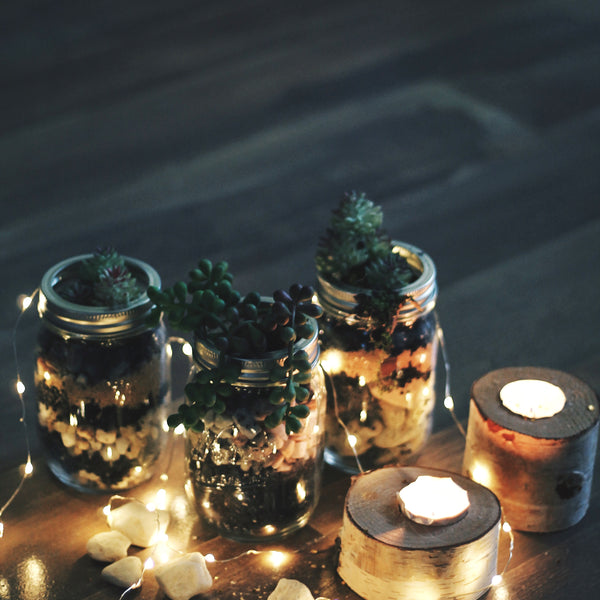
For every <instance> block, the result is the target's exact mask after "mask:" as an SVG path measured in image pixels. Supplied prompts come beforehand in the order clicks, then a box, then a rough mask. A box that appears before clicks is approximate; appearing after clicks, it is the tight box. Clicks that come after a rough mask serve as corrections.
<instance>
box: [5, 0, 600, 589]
mask: <svg viewBox="0 0 600 600" xmlns="http://www.w3.org/2000/svg"><path fill="white" fill-rule="evenodd" d="M1 14H2V18H1V19H0V34H1V35H0V79H1V82H2V93H1V94H0V183H1V185H0V207H1V216H2V219H1V221H0V272H1V273H2V281H3V285H2V286H1V287H0V353H1V354H0V358H1V360H0V381H1V382H2V385H3V389H4V395H3V396H2V400H1V402H0V469H1V473H0V475H1V479H0V503H3V502H4V501H5V499H6V498H7V496H8V494H9V493H10V491H11V490H12V489H13V485H14V484H15V483H16V482H17V481H18V469H19V465H20V464H22V463H23V462H24V460H25V444H24V440H23V437H22V430H21V426H20V423H19V417H20V407H19V404H18V402H17V399H16V397H15V395H14V393H13V392H12V389H13V383H14V379H15V376H16V373H15V371H16V369H15V365H14V359H13V351H12V330H13V326H14V323H15V320H16V319H17V314H18V310H17V307H16V303H15V301H16V298H17V296H18V295H19V294H21V293H29V292H31V291H32V290H33V289H34V288H35V287H36V286H37V285H38V284H39V281H40V279H41V277H42V275H43V273H44V272H45V271H46V270H47V269H48V268H49V267H50V266H52V265H53V264H55V263H57V262H59V261H60V260H63V259H64V258H67V257H69V256H72V255H77V254H81V253H85V252H89V251H90V250H92V249H93V248H94V247H95V246H97V245H105V244H112V245H114V246H116V247H117V248H118V249H119V250H120V251H121V252H122V253H124V254H127V255H130V256H135V257H138V258H140V259H142V260H145V261H146V262H148V263H150V264H152V265H153V266H154V267H155V268H156V269H157V270H158V271H159V273H160V274H161V276H162V278H163V281H164V282H165V283H166V284H171V283H173V282H175V281H176V280H177V279H179V278H181V277H183V276H184V275H185V273H186V272H187V270H188V269H189V268H190V267H192V266H193V265H195V263H196V261H197V260H198V259H199V258H201V257H203V256H208V257H209V258H212V259H214V260H219V259H227V260H228V261H229V262H230V264H231V270H232V272H233V273H234V274H235V275H236V281H237V283H238V287H239V288H240V289H241V290H242V291H250V290H251V289H258V290H259V291H261V292H264V293H270V292H271V291H272V290H274V289H276V288H277V287H281V286H284V285H288V284H290V283H292V282H293V281H294V280H300V281H304V282H311V281H314V279H315V276H314V265H313V258H314V252H315V248H316V244H317V242H318V238H319V236H320V235H321V233H322V231H323V229H324V227H325V223H326V221H327V219H328V216H329V212H330V210H331V209H332V208H333V207H334V206H335V205H336V204H337V201H338V199H339V197H340V196H341V194H342V193H343V192H344V191H346V190H351V189H356V190H358V191H365V192H367V193H368V194H369V196H370V197H371V198H372V199H373V200H375V201H376V202H378V203H380V204H381V205H382V206H383V209H384V212H385V215H386V221H387V227H388V229H389V231H390V233H391V234H392V235H393V237H394V238H396V239H399V240H403V241H407V242H409V243H413V244H415V245H417V246H419V247H421V248H423V249H424V250H425V251H427V252H428V254H430V255H431V256H432V258H433V260H434V261H435V263H436V267H437V272H438V282H439V286H440V290H439V299H438V303H437V311H438V314H439V317H440V321H441V323H442V325H443V327H444V332H445V338H446V346H447V350H448V355H449V358H450V362H451V366H452V379H451V383H452V392H453V396H454V400H455V403H456V407H457V413H458V416H459V417H460V418H461V419H462V420H463V421H464V420H465V419H466V417H467V413H468V402H469V390H470V388H471V384H472V383H473V381H475V380H476V379H477V378H479V377H481V376H482V375H484V374H485V373H487V372H489V371H491V370H494V369H497V368H501V367H505V366H508V365H515V366H519V365H535V366H540V367H547V368H552V369H558V370H561V371H566V372H568V373H572V374H573V375H575V376H578V377H580V378H581V379H582V380H584V381H585V382H586V383H588V384H589V385H590V386H591V387H592V388H593V389H594V390H595V391H596V392H598V391H599V390H600V336H598V335H597V331H598V330H599V329H600V269H598V262H599V259H600V202H598V198H599V197H600V168H599V167H600V78H598V76H597V75H598V67H599V66H600V5H599V4H598V2H596V1H594V0H505V1H504V2H480V1H475V0H425V1H423V0H401V1H399V2H398V1H391V0H381V1H378V2H374V3H365V2H361V1H358V0H345V1H344V2H342V1H341V0H331V1H329V2H326V3H324V2H322V1H319V0H307V1H306V2H302V3H289V2H288V3H282V2H275V1H274V0H251V1H249V2H240V1H239V0H207V1H205V2H201V3H198V2H195V1H193V0H169V2H167V1H166V0H144V1H141V0H130V1H129V2H127V3H123V2H117V1H116V0H106V1H105V2H102V3H81V2H77V1H75V0H54V1H52V2H50V1H49V0H21V1H17V0H7V1H6V2H3V4H2V9H1ZM38 326H39V321H38V319H37V318H36V314H35V311H34V310H31V311H28V312H27V313H25V315H24V316H23V319H22V321H21V323H20V326H19V330H18V335H17V342H18V344H17V354H18V358H19V363H20V367H21V369H20V370H21V372H22V377H23V380H24V382H25V384H26V385H27V387H28V389H33V355H34V348H35V339H36V332H37V329H38ZM184 379H185V361H178V364H177V365H176V376H175V377H174V383H175V388H176V389H175V390H174V393H175V395H176V396H177V395H180V394H181V390H182V388H183V381H184ZM438 382H439V384H442V383H443V373H440V374H439V376H438ZM25 399H26V408H27V417H28V422H29V425H30V427H31V443H32V450H33V454H34V465H35V471H34V475H33V477H32V478H31V479H28V480H27V481H26V485H25V486H24V489H23V492H22V494H21V495H19V497H18V501H17V502H16V503H14V504H13V505H12V506H11V507H10V509H9V510H8V511H7V512H6V513H5V515H4V520H5V522H6V531H5V537H4V538H2V539H1V540H0V586H3V587H0V589H1V590H2V593H4V594H5V595H7V594H9V595H8V597H9V598H10V600H14V599H15V598H26V599H27V600H29V598H36V597H37V598H44V599H47V600H55V599H61V600H63V599H64V600H70V598H77V599H82V598H94V599H98V600H100V599H105V598H106V599H112V598H116V597H118V595H117V593H116V590H115V589H114V588H112V587H111V586H109V585H108V584H105V583H103V582H101V581H100V580H99V578H98V572H99V570H98V566H97V565H95V564H93V563H91V562H90V561H89V560H88V559H87V558H86V557H85V555H84V553H83V547H84V545H85V540H86V539H87V537H89V535H91V533H93V532H95V531H94V530H95V528H96V527H97V524H98V521H97V520H96V515H97V511H98V510H99V508H100V507H101V505H102V502H103V500H104V499H102V498H98V497H88V496H85V497H83V496H79V495H75V494H72V493H70V492H68V491H66V490H65V489H64V488H62V487H61V486H59V484H58V483H56V482H55V481H54V480H52V479H51V478H50V477H49V475H48V473H47V472H46V470H45V468H44V465H43V460H42V457H41V455H40V447H39V444H38V441H37V436H36V432H35V420H36V415H35V406H34V401H33V398H32V397H31V395H30V394H29V392H26V395H25ZM435 418H436V428H437V430H438V433H437V435H436V437H435V438H434V440H432V443H431V445H430V446H429V447H428V448H427V451H426V452H425V453H424V455H423V457H422V459H421V461H425V464H424V465H423V466H433V467H448V468H452V469H455V470H459V469H460V464H461V456H462V450H463V443H462V441H461V439H460V438H459V437H458V436H457V435H456V432H455V431H454V430H453V428H452V427H451V420H450V417H449V416H448V414H447V413H446V412H445V411H444V409H443V408H442V407H441V405H440V406H438V407H437V408H436V415H435ZM449 426H450V429H448V427H449ZM420 464H423V462H420ZM174 469H175V465H173V467H172V470H171V471H170V473H172V478H173V479H171V477H170V481H171V483H170V484H169V485H170V486H171V485H172V486H173V487H169V490H170V491H169V493H170V494H171V493H172V494H173V497H178V496H181V495H182V493H181V490H180V489H179V488H178V487H177V486H178V485H179V483H181V478H180V479H177V478H176V477H175V475H174V474H173V473H174ZM594 474H595V480H594V483H593V486H592V490H591V497H590V506H589V510H588V512H587V514H586V516H585V517H584V519H583V520H582V521H581V522H580V523H579V524H578V525H575V526H574V527H571V528H569V529H567V530H565V531H562V532H556V533H551V534H546V535H544V536H541V537H540V536H534V535H529V534H528V535H525V534H518V535H517V540H516V542H517V543H516V548H515V556H514V559H513V561H512V562H511V565H510V569H509V571H508V573H507V574H506V577H505V579H504V583H503V586H502V587H501V588H500V589H498V590H494V591H492V592H490V593H489V594H488V598H490V600H506V598H511V599H520V598H527V599H528V600H537V599H538V598H539V599H541V598H544V599H545V600H548V599H550V600H563V599H570V598H572V597H575V596H581V597H594V594H595V592H596V590H597V589H598V587H599V586H600V569H598V557H597V553H596V552H595V547H596V540H597V538H598V535H600V531H599V530H598V529H599V527H600V495H599V491H598V490H599V486H598V461H596V466H595V471H594ZM326 477H327V482H326V487H325V490H324V494H323V497H322V501H321V504H320V506H319V510H318V511H317V514H315V516H314V517H313V519H312V520H311V522H310V524H309V526H308V528H306V529H305V530H303V531H302V532H301V533H300V534H299V535H298V536H297V537H294V538H293V539H292V540H290V542H289V545H287V544H286V547H287V548H292V547H293V548H295V549H298V550H300V551H299V552H297V553H294V554H293V555H291V556H290V560H289V562H288V563H286V565H284V566H282V567H280V568H279V569H275V570H274V569H272V568H271V567H270V566H268V565H267V564H266V563H265V561H264V556H261V555H258V556H248V557H245V558H244V559H240V561H238V562H232V563H222V564H219V565H218V571H217V574H218V575H219V576H220V577H219V579H218V580H217V583H216V584H215V585H216V587H215V591H214V594H212V597H214V598H221V597H235V596H232V590H233V591H235V592H236V594H237V597H245V598H247V599H250V598H257V599H259V600H260V599H261V598H266V597H267V595H268V593H269V592H270V591H271V589H272V588H273V587H274V580H275V579H276V578H277V577H278V576H283V575H284V574H286V576H296V577H297V578H299V579H302V580H305V581H306V582H307V583H308V584H309V585H310V588H311V590H312V591H313V592H315V595H318V594H321V595H323V596H326V597H330V598H340V599H344V600H346V599H348V600H355V599H356V595H354V594H353V593H352V592H351V591H350V590H348V589H347V587H344V586H343V585H342V584H341V583H340V582H339V578H338V577H337V575H336V574H335V571H334V569H333V568H332V566H331V565H332V564H333V559H334V554H335V545H334V544H335V538H336V535H337V530H338V529H339V525H340V524H341V515H342V504H343V498H344V496H345V491H346V489H347V487H348V485H349V481H348V480H347V479H346V478H345V477H342V476H340V475H339V474H336V473H335V472H332V471H329V470H328V471H327V473H326ZM178 482H179V483H178ZM152 485H153V484H150V485H149V487H147V488H140V490H139V494H140V495H142V496H143V495H144V494H146V493H148V494H151V493H153V492H154V489H153V488H152ZM137 493H138V492H137V491H136V494H137ZM41 523H43V524H44V526H42V525H41ZM180 527H181V530H180V535H181V536H182V537H181V538H177V537H175V538H174V543H177V544H179V542H176V541H175V540H179V539H180V540H181V546H178V547H180V548H182V547H185V548H187V549H189V550H193V549H200V550H201V551H204V552H214V553H215V555H217V553H218V552H219V551H220V552H222V554H221V556H229V555H234V554H236V553H237V552H238V550H239V549H240V548H239V546H238V545H235V544H234V543H232V542H227V541H225V540H221V539H214V538H213V537H212V535H211V533H210V532H208V531H203V530H200V529H198V528H197V526H196V525H195V524H193V522H191V521H190V522H189V523H188V522H187V521H186V520H185V519H184V520H183V521H182V522H181V524H180ZM178 531H179V530H178ZM177 535H179V534H177ZM194 536H197V537H196V538H194ZM315 540H317V541H315ZM59 542H60V543H59ZM311 550H316V553H315V554H311ZM502 551H503V546H502V544H501V553H502ZM31 561H33V562H31ZM26 569H30V571H27V570H26ZM25 572H37V573H40V574H41V575H42V576H41V577H40V579H39V580H38V584H36V585H39V587H36V588H32V587H31V585H32V584H31V582H30V581H29V580H27V579H26V578H25V579H24V578H23V575H22V574H23V573H25ZM231 582H233V583H231ZM7 585H8V588H6V586H7ZM26 586H30V587H26ZM44 586H45V587H44ZM5 589H9V592H6V593H5V592H4V590H5ZM139 597H140V598H156V597H157V590H156V586H155V584H154V583H153V580H152V578H150V579H149V582H148V584H147V586H145V587H144V588H143V589H142V591H141V592H140V593H139ZM159 597H160V596H159ZM209 597H210V596H209Z"/></svg>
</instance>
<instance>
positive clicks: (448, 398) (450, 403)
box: [444, 396, 454, 410]
mask: <svg viewBox="0 0 600 600" xmlns="http://www.w3.org/2000/svg"><path fill="white" fill-rule="evenodd" d="M444 408H447V409H448V410H452V409H453V408H454V400H453V399H452V396H446V397H445V398H444Z"/></svg>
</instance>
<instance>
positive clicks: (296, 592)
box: [267, 578, 315, 600]
mask: <svg viewBox="0 0 600 600" xmlns="http://www.w3.org/2000/svg"><path fill="white" fill-rule="evenodd" d="M267 600H315V599H314V596H313V595H312V593H311V591H310V590H309V589H308V587H307V586H306V585H304V584H303V583H302V582H301V581H298V580H297V579H285V578H283V579H280V580H279V582H278V583H277V586H276V587H275V589H274V590H273V591H272V592H271V593H270V594H269V597H268V598H267Z"/></svg>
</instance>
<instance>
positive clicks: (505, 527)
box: [502, 521, 512, 533]
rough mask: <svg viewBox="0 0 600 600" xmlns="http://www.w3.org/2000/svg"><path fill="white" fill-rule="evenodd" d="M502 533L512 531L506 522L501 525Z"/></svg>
mask: <svg viewBox="0 0 600 600" xmlns="http://www.w3.org/2000/svg"><path fill="white" fill-rule="evenodd" d="M502 531H504V532H505V533H510V532H511V531H512V527H511V526H510V523H508V522H507V521H504V523H502Z"/></svg>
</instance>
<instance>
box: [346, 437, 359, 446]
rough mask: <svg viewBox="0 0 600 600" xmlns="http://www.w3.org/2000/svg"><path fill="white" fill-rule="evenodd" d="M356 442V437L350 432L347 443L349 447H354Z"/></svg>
mask: <svg viewBox="0 0 600 600" xmlns="http://www.w3.org/2000/svg"><path fill="white" fill-rule="evenodd" d="M357 442H358V439H357V437H356V436H355V435H352V434H350V435H349V436H348V444H349V445H350V447H351V448H355V447H356V444H357Z"/></svg>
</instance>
